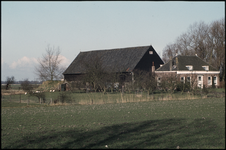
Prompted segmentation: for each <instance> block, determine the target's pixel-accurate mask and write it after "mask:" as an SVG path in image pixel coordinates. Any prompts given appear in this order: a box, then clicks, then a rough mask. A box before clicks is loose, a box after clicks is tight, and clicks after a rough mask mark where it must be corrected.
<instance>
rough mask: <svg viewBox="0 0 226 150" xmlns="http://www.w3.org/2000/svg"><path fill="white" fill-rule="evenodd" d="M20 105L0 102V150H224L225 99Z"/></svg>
mask: <svg viewBox="0 0 226 150" xmlns="http://www.w3.org/2000/svg"><path fill="white" fill-rule="evenodd" d="M20 105H21V106H19V105H18V103H16V104H14V105H13V106H12V103H10V104H9V102H2V111H1V131H2V132H1V148H5V149H8V148H10V149H12V148H20V149H22V148H71V149H72V148H73V149H77V148H78V149H87V148H93V149H99V148H100V149H105V148H106V149H107V148H113V149H114V148H129V149H130V148H131V149H133V148H137V149H138V148H164V149H165V148H170V149H175V148H176V147H177V146H179V147H180V148H181V149H188V148H189V149H191V148H195V149H196V148H198V149H199V148H201V149H215V148H217V149H219V148H220V149H224V148H225V98H207V99H195V100H170V101H149V102H134V103H111V104H101V105H98V104H96V105H73V104H70V105H65V106H60V105H59V106H47V105H35V104H33V105H29V106H26V104H24V105H23V104H20ZM106 145H107V146H106Z"/></svg>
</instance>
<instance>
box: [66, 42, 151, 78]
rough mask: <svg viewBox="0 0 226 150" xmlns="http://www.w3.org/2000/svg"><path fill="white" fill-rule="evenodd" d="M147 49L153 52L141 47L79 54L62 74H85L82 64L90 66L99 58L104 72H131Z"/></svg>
mask: <svg viewBox="0 0 226 150" xmlns="http://www.w3.org/2000/svg"><path fill="white" fill-rule="evenodd" d="M149 49H151V50H153V51H154V49H153V47H152V46H141V47H129V48H118V49H110V50H94V51H87V52H80V53H79V55H78V56H77V57H76V58H75V59H74V61H73V62H72V63H71V64H70V65H69V67H68V68H67V69H66V70H65V72H64V73H63V74H80V73H85V69H84V66H83V65H84V62H89V63H91V64H92V63H93V61H95V58H100V60H101V62H102V64H103V68H104V69H105V70H106V71H113V72H119V71H120V72H131V71H132V70H133V69H134V68H135V67H136V65H137V64H138V62H139V61H140V59H141V58H142V57H143V56H144V54H145V52H147V51H148V50H149Z"/></svg>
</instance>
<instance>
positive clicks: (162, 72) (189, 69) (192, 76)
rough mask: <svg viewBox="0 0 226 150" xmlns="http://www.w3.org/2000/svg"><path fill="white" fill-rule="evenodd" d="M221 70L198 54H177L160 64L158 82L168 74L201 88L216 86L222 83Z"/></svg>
mask: <svg viewBox="0 0 226 150" xmlns="http://www.w3.org/2000/svg"><path fill="white" fill-rule="evenodd" d="M219 74H220V71H217V69H216V68H214V67H213V66H211V65H209V64H208V63H206V62H205V61H203V60H202V59H201V58H199V57H198V56H197V55H195V56H181V55H176V56H175V57H174V58H172V59H171V60H169V61H168V62H167V63H166V64H164V65H162V66H160V67H159V68H158V69H156V70H155V75H156V80H157V83H158V84H160V83H161V80H162V79H163V78H164V77H166V76H174V77H175V79H177V80H180V81H181V82H184V83H185V80H186V81H188V82H190V84H191V83H194V84H192V85H194V86H195V85H197V86H198V87H200V88H203V86H204V85H205V87H212V84H214V85H215V86H216V87H219V85H220V78H219Z"/></svg>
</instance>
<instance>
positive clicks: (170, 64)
mask: <svg viewBox="0 0 226 150" xmlns="http://www.w3.org/2000/svg"><path fill="white" fill-rule="evenodd" d="M169 70H170V71H172V57H170V61H169Z"/></svg>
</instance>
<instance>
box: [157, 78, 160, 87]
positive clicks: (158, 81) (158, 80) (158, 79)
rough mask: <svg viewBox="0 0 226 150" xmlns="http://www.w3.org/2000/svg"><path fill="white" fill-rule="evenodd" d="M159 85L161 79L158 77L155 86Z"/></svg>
mask: <svg viewBox="0 0 226 150" xmlns="http://www.w3.org/2000/svg"><path fill="white" fill-rule="evenodd" d="M160 83H161V77H158V78H157V86H160Z"/></svg>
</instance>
